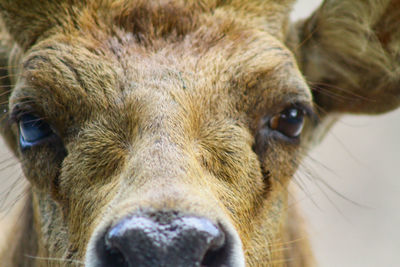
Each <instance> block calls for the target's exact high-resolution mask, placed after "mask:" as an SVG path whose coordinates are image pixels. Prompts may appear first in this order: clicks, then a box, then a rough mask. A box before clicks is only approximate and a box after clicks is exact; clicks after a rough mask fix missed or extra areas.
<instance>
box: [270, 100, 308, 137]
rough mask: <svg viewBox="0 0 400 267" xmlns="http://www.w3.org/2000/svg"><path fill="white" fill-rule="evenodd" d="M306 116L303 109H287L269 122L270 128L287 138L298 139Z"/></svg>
mask: <svg viewBox="0 0 400 267" xmlns="http://www.w3.org/2000/svg"><path fill="white" fill-rule="evenodd" d="M305 114H306V112H305V110H304V109H302V108H294V107H291V108H287V109H285V110H284V111H282V112H281V113H279V114H276V115H275V116H273V117H272V118H271V119H270V120H269V127H270V128H271V129H272V130H274V131H278V132H280V133H282V134H283V135H285V136H287V137H290V138H296V137H298V136H299V135H300V133H301V131H302V130H303V126H304V116H305Z"/></svg>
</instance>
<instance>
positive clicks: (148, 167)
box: [1, 1, 317, 267]
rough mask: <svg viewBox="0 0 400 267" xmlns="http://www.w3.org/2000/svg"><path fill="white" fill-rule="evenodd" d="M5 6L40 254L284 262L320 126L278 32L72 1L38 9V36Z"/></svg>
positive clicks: (155, 8) (182, 9) (106, 261)
mask: <svg viewBox="0 0 400 267" xmlns="http://www.w3.org/2000/svg"><path fill="white" fill-rule="evenodd" d="M21 2H22V1H21ZM1 3H2V5H3V7H4V10H5V11H3V17H4V21H5V23H6V24H7V26H8V30H9V31H10V33H11V35H12V36H13V37H14V39H15V40H16V44H15V45H14V50H13V52H12V53H10V55H9V62H15V64H12V65H11V64H10V65H11V66H16V68H13V67H10V69H9V73H10V74H11V75H10V77H11V83H12V84H13V90H12V92H10V95H7V98H8V99H9V100H8V108H9V112H8V116H9V122H8V123H9V125H10V126H9V127H8V128H7V129H6V131H5V136H7V137H8V140H9V143H10V145H11V146H12V147H13V148H14V151H15V152H16V154H17V155H18V157H19V158H20V160H21V163H22V168H23V170H24V173H25V175H26V177H27V179H28V180H29V181H30V182H31V184H32V192H33V193H32V201H33V213H34V218H35V222H34V223H35V229H36V231H37V232H38V234H37V235H38V238H37V239H38V240H37V243H38V247H37V254H38V256H42V257H49V258H62V259H64V262H62V263H60V264H61V265H63V264H64V265H72V264H74V262H78V263H81V264H83V263H84V265H85V266H88V267H102V266H182V267H183V266H245V264H246V265H247V266H264V265H268V264H277V263H278V262H279V261H281V260H282V259H283V258H284V255H283V254H284V252H283V251H282V249H279V248H280V244H282V242H283V241H284V240H286V239H287V231H285V229H286V228H287V224H286V218H287V216H288V214H287V197H288V192H287V186H288V183H289V181H290V178H291V177H292V175H293V174H294V172H295V171H296V169H297V166H298V164H299V162H300V160H301V157H302V155H303V152H304V148H305V147H306V144H307V143H309V138H310V137H311V136H312V135H311V134H310V133H311V130H312V129H314V128H315V127H316V123H317V122H316V121H315V119H314V118H315V116H316V115H315V113H314V111H313V103H312V97H311V90H310V89H309V87H308V85H307V84H306V82H305V81H304V79H303V77H302V75H301V74H300V72H299V70H298V67H297V63H296V60H295V58H294V56H293V55H292V52H290V51H289V49H288V48H287V47H286V46H285V44H284V43H283V42H282V40H281V39H282V36H283V30H279V31H276V25H280V26H279V27H283V26H282V25H283V24H282V22H281V21H280V20H279V18H275V19H274V20H273V22H275V23H273V22H268V20H265V21H264V20H261V19H260V17H257V16H255V14H256V13H254V12H253V13H251V12H250V13H246V14H244V13H243V9H241V8H238V7H237V6H235V5H234V4H232V5H231V6H230V5H223V4H215V3H214V4H213V5H210V6H211V7H209V6H207V7H203V6H200V5H198V4H190V3H186V4H183V3H180V2H177V3H174V2H165V3H164V2H163V1H160V2H158V1H157V2H149V3H148V2H147V1H138V2H135V3H125V4H122V3H101V4H93V3H92V4H90V3H85V4H82V3H81V4H79V3H75V4H70V3H69V4H68V3H64V2H62V3H60V4H52V3H48V4H47V5H45V6H43V7H38V6H32V7H29V8H31V11H29V12H31V13H32V14H33V12H39V11H40V10H41V9H43V10H45V14H41V16H48V17H44V18H43V17H42V19H43V20H45V21H46V22H49V21H51V22H54V23H55V24H54V26H52V27H50V26H48V24H46V23H44V24H46V26H44V24H42V23H43V21H40V20H39V19H37V20H36V21H33V22H32V25H31V27H30V31H28V30H22V28H18V25H14V24H12V22H14V21H13V19H12V18H11V15H12V14H14V13H13V12H14V10H17V9H18V8H19V6H18V5H19V4H20V2H18V1H16V3H15V4H12V3H8V2H7V1H5V3H3V2H1ZM270 4H271V3H270ZM242 5H243V8H244V7H246V5H247V4H242ZM267 6H268V5H267ZM247 7H248V8H249V7H253V8H256V6H255V5H254V3H253V4H252V5H249V6H247ZM274 7H282V5H278V4H275V6H274V5H272V4H271V5H270V7H269V10H270V11H271V12H275V13H276V14H281V13H277V12H278V11H276V10H274ZM13 8H14V9H13ZM260 8H261V7H260ZM264 8H265V7H264ZM267 10H268V8H267ZM53 11H54V12H55V14H51V12H53ZM262 11H263V12H264V11H265V9H263V10H262ZM18 12H22V11H20V10H18ZM36 14H37V13H35V15H36ZM35 15H33V17H35ZM281 16H283V17H284V15H281ZM278 17H279V16H278ZM60 18H61V19H60ZM19 21H20V24H21V25H25V24H26V23H27V22H26V21H24V20H23V19H22V17H20V20H19ZM261 21H262V24H261V26H260V24H259V23H260V22H261ZM279 27H278V28H279ZM279 29H280V28H279ZM18 30H20V31H22V32H23V34H22V35H18V33H19V31H18ZM32 34H35V35H34V36H31V35H32ZM39 264H40V263H39Z"/></svg>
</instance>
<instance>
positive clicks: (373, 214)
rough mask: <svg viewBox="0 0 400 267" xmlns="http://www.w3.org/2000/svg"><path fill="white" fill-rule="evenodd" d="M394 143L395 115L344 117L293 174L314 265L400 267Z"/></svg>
mask: <svg viewBox="0 0 400 267" xmlns="http://www.w3.org/2000/svg"><path fill="white" fill-rule="evenodd" d="M321 2H322V1H319V0H300V1H298V3H297V4H296V6H295V10H294V12H293V14H292V18H293V19H298V18H304V17H306V16H308V15H309V13H310V11H312V10H314V9H315V8H316V7H317V6H318V5H319V4H320V3H321ZM398 138H400V111H395V112H392V113H389V114H387V115H384V116H376V117H366V116H347V117H344V118H343V119H341V120H340V121H339V122H338V123H337V124H336V126H335V127H334V128H333V130H332V131H331V132H330V133H329V134H328V136H327V138H326V139H325V140H324V141H323V143H322V144H321V145H320V146H319V147H317V149H316V150H314V151H313V152H312V153H311V155H310V157H308V158H307V160H306V162H305V163H304V164H303V165H304V167H303V168H302V170H300V171H299V172H298V173H297V175H296V179H297V180H298V181H302V182H304V185H303V188H304V190H303V191H305V192H306V193H304V194H303V195H301V196H299V197H298V201H299V205H300V206H301V207H302V209H303V212H304V214H305V218H306V220H307V222H308V224H309V227H308V231H309V237H310V239H311V240H312V244H313V248H314V252H315V256H316V258H317V261H318V263H319V266H323V267H336V266H343V267H345V266H352V267H353V266H363V267H376V266H400V253H399V251H400V141H399V139H398ZM308 172H311V175H309V174H306V173H308ZM340 194H341V195H344V196H345V197H346V198H348V199H349V200H345V199H344V198H343V197H341V196H339V195H340ZM351 201H354V202H357V203H358V204H359V205H356V204H353V203H351ZM360 205H361V206H360Z"/></svg>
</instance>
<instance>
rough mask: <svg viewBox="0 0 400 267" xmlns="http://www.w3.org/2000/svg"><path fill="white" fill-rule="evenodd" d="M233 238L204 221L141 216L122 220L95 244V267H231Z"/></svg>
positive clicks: (174, 217)
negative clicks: (231, 240) (231, 239)
mask: <svg viewBox="0 0 400 267" xmlns="http://www.w3.org/2000/svg"><path fill="white" fill-rule="evenodd" d="M229 240H230V237H229V235H227V234H226V233H225V232H224V231H223V230H222V228H221V227H218V226H216V225H214V224H213V223H212V222H211V221H209V220H207V219H205V218H197V217H185V216H173V217H172V218H171V217H169V218H168V219H166V217H162V218H161V217H160V215H157V216H146V217H144V216H140V217H131V218H127V219H124V220H122V221H120V222H119V223H118V224H117V225H115V226H113V227H111V228H109V230H108V231H106V233H104V235H103V237H102V238H100V239H99V240H98V241H97V243H96V255H97V260H96V262H98V264H97V265H96V266H99V267H106V266H115V267H131V266H135V267H150V266H152V267H160V266H163V267H172V266H173V267H191V266H193V267H196V266H197V267H221V266H231V264H230V262H231V260H230V258H231V256H232V255H230V254H231V249H230V245H229V244H230V242H229Z"/></svg>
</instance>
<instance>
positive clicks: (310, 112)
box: [282, 102, 319, 124]
mask: <svg viewBox="0 0 400 267" xmlns="http://www.w3.org/2000/svg"><path fill="white" fill-rule="evenodd" d="M288 108H299V109H302V110H304V112H305V115H306V116H307V117H308V118H309V119H310V120H311V121H312V122H313V123H314V124H317V123H318V122H319V116H318V113H317V111H316V110H315V107H314V106H312V105H310V104H309V103H305V102H295V103H293V104H290V105H288V106H286V107H285V108H284V109H282V110H285V109H288Z"/></svg>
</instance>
